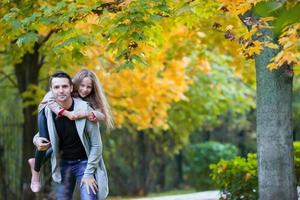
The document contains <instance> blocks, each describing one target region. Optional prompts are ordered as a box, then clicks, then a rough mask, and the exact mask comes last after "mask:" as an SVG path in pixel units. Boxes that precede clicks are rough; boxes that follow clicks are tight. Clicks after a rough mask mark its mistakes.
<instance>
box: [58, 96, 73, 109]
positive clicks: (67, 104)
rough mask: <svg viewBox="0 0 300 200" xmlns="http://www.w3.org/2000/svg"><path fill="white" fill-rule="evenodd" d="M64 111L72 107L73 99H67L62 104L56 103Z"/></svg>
mask: <svg viewBox="0 0 300 200" xmlns="http://www.w3.org/2000/svg"><path fill="white" fill-rule="evenodd" d="M58 103H59V104H60V105H61V107H63V108H64V109H69V108H70V107H71V106H72V103H73V98H69V99H67V100H66V101H64V102H58Z"/></svg>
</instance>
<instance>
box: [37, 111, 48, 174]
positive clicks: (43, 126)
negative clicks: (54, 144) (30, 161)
mask: <svg viewBox="0 0 300 200" xmlns="http://www.w3.org/2000/svg"><path fill="white" fill-rule="evenodd" d="M38 128H39V137H44V138H47V139H48V140H49V132H48V128H47V118H46V116H45V112H44V109H43V110H41V111H40V112H39V115H38ZM45 154H46V151H39V150H36V152H35V163H34V170H35V171H37V172H39V171H40V169H41V166H42V164H43V163H44V162H45V161H44V159H45Z"/></svg>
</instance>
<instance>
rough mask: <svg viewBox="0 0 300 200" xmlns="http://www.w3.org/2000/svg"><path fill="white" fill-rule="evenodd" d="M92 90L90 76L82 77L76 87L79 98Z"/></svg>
mask: <svg viewBox="0 0 300 200" xmlns="http://www.w3.org/2000/svg"><path fill="white" fill-rule="evenodd" d="M92 90H93V82H92V80H91V79H90V78H88V77H85V78H84V79H82V81H81V83H80V85H79V88H78V94H79V96H80V97H81V98H85V97H87V96H88V95H90V94H91V92H92Z"/></svg>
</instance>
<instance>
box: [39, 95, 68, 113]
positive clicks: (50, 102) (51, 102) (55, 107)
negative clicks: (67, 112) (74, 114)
mask: <svg viewBox="0 0 300 200" xmlns="http://www.w3.org/2000/svg"><path fill="white" fill-rule="evenodd" d="M46 106H48V107H49V108H50V110H51V111H53V112H54V113H55V114H56V115H58V114H59V112H60V111H61V109H62V107H61V106H60V105H59V104H58V103H56V101H55V98H54V96H53V94H52V92H48V93H47V94H46V95H45V96H44V98H43V100H42V102H41V103H40V105H39V107H38V110H39V112H40V111H41V110H43V108H45V107H46Z"/></svg>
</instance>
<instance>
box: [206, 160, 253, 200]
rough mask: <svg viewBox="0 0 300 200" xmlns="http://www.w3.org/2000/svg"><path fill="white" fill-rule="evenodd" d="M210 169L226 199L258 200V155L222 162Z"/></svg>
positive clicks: (211, 166)
mask: <svg viewBox="0 0 300 200" xmlns="http://www.w3.org/2000/svg"><path fill="white" fill-rule="evenodd" d="M210 169H211V170H212V173H211V174H210V176H211V177H212V179H213V180H214V181H215V183H216V185H217V186H218V188H220V189H221V190H222V191H223V194H224V196H225V199H228V200H229V199H230V200H238V199H239V200H240V199H247V200H257V199H258V190H257V187H258V178H257V162H256V154H248V156H247V158H241V157H236V158H235V159H233V160H221V161H220V162H219V163H217V164H212V165H210Z"/></svg>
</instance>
